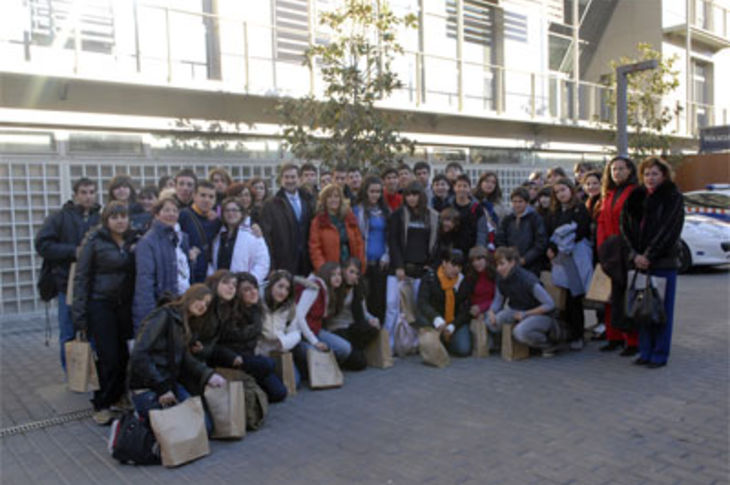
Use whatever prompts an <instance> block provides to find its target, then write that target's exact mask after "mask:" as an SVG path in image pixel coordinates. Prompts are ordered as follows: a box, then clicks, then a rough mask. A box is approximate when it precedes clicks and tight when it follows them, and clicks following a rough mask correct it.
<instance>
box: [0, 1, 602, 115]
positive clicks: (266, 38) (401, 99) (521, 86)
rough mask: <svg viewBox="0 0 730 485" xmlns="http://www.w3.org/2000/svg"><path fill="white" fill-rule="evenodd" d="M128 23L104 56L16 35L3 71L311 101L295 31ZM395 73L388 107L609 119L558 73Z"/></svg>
mask: <svg viewBox="0 0 730 485" xmlns="http://www.w3.org/2000/svg"><path fill="white" fill-rule="evenodd" d="M130 9H132V7H131V6H130ZM118 17H119V16H118ZM129 17H130V18H133V19H134V21H133V22H131V23H130V24H126V25H125V24H123V23H120V22H122V20H120V22H118V23H117V24H116V25H115V29H116V30H117V34H116V38H117V39H127V41H126V42H123V41H119V42H117V43H116V44H115V45H114V48H113V49H111V52H110V53H108V52H93V51H91V50H86V49H82V46H83V41H84V39H83V32H81V31H80V29H78V28H75V27H74V25H70V26H69V28H68V29H66V30H65V31H64V32H65V35H67V36H68V37H69V38H70V39H73V42H71V43H70V44H68V43H66V42H54V43H53V44H52V45H50V46H48V45H36V44H34V43H33V42H32V40H31V39H30V37H29V36H28V35H20V33H18V35H16V36H15V37H13V36H10V37H6V38H3V39H0V69H5V70H11V71H13V70H20V71H24V72H34V73H41V74H49V75H56V76H59V75H60V76H63V75H69V76H78V77H83V78H92V79H105V80H107V79H113V80H117V81H121V82H134V83H153V84H168V85H185V86H187V87H194V88H196V89H215V90H220V89H221V88H223V89H224V90H227V91H230V92H234V93H245V94H259V95H269V96H270V95H292V96H300V95H307V94H318V88H319V87H320V86H318V76H317V75H316V74H317V73H316V72H312V70H311V69H310V68H308V67H306V66H303V65H300V64H297V63H293V62H291V60H281V59H278V58H277V52H276V44H275V42H274V41H273V39H274V36H275V35H276V34H281V33H285V32H290V33H299V31H297V30H294V29H286V28H282V27H279V28H274V27H273V26H271V25H265V24H261V23H257V22H252V21H250V20H246V19H234V18H229V17H221V16H215V15H211V14H206V13H200V12H191V11H186V10H181V9H176V8H170V7H164V6H159V5H145V4H141V3H140V4H137V6H136V8H134V9H133V11H132V12H131V13H130V15H129ZM211 22H212V23H214V24H215V26H216V28H217V31H218V32H219V36H220V49H219V51H218V52H217V53H216V54H215V55H216V56H218V57H219V64H220V66H221V67H220V72H219V73H215V74H214V75H211V72H210V69H209V67H210V66H209V60H208V58H207V56H208V55H209V53H208V52H207V51H206V48H207V46H206V40H205V35H204V30H205V28H206V25H209V24H210V23H211ZM64 45H71V46H72V47H73V48H71V49H67V48H64ZM394 64H395V69H396V71H398V72H399V74H400V78H401V80H402V81H403V83H404V87H403V88H402V89H401V90H399V92H398V93H395V94H394V96H393V97H392V98H391V99H389V100H387V101H386V102H385V103H384V104H385V105H389V104H390V105H392V104H397V105H398V107H400V108H402V107H404V106H406V107H414V108H416V107H419V108H425V109H429V108H432V109H449V110H454V109H456V110H457V111H459V112H464V113H469V114H483V115H486V116H490V115H500V116H505V115H506V116H509V117H514V118H530V119H541V120H545V121H554V122H567V121H608V120H609V119H610V118H611V116H612V114H611V113H609V112H608V110H607V108H606V105H605V99H606V96H607V93H609V92H610V89H609V88H607V87H605V86H601V85H597V84H593V83H588V82H580V83H579V85H578V87H577V89H578V91H579V96H578V99H579V104H578V106H573V104H574V101H573V97H572V92H573V90H574V89H576V87H575V86H574V84H575V83H574V81H573V80H572V79H570V78H567V77H566V76H565V75H563V74H560V73H541V72H531V71H527V70H518V69H511V68H505V67H503V66H497V65H492V64H488V63H483V62H474V61H471V60H467V59H457V58H455V57H449V56H444V55H437V54H433V53H428V52H415V51H406V52H405V53H404V54H403V55H402V56H400V57H399V58H398V59H397V60H396V62H395V63H394ZM314 69H316V67H315V68H314ZM303 80H306V81H305V82H302V81H303Z"/></svg>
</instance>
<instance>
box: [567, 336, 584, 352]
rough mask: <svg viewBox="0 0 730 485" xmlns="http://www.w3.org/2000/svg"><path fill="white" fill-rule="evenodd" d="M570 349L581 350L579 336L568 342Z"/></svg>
mask: <svg viewBox="0 0 730 485" xmlns="http://www.w3.org/2000/svg"><path fill="white" fill-rule="evenodd" d="M570 350H583V339H582V338H579V339H577V340H573V341H572V342H570Z"/></svg>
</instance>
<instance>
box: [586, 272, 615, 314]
mask: <svg viewBox="0 0 730 485" xmlns="http://www.w3.org/2000/svg"><path fill="white" fill-rule="evenodd" d="M585 302H586V303H587V302H596V303H600V304H604V303H610V302H611V278H609V277H608V275H607V274H606V272H605V271H603V267H602V266H601V265H600V264H597V265H596V268H595V269H594V270H593V276H592V277H591V285H590V287H589V288H588V293H586V296H585Z"/></svg>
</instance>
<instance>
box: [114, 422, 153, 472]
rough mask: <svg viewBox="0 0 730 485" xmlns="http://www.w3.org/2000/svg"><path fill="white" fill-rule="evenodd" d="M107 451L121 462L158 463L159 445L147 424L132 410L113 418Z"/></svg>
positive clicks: (134, 463)
mask: <svg viewBox="0 0 730 485" xmlns="http://www.w3.org/2000/svg"><path fill="white" fill-rule="evenodd" d="M108 450H109V453H110V454H111V455H112V457H113V458H115V459H116V460H119V461H120V462H121V463H123V464H132V465H159V464H160V463H161V460H160V445H159V444H158V443H157V440H156V439H155V435H154V433H153V432H152V429H150V427H149V424H148V423H147V422H146V421H144V420H143V419H141V418H139V417H138V416H137V414H136V413H135V412H133V411H130V412H128V413H125V414H124V415H122V417H121V418H119V419H115V420H114V422H113V423H112V427H111V431H110V433H109V443H108Z"/></svg>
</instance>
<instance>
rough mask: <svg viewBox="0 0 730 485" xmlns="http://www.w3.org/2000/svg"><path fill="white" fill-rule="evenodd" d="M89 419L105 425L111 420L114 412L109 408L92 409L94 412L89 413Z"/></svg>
mask: <svg viewBox="0 0 730 485" xmlns="http://www.w3.org/2000/svg"><path fill="white" fill-rule="evenodd" d="M91 419H93V420H94V422H95V423H96V424H98V425H99V426H106V425H108V424H109V423H111V422H112V420H113V419H114V414H113V413H112V412H111V410H109V409H99V410H98V411H94V414H92V415H91Z"/></svg>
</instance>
